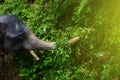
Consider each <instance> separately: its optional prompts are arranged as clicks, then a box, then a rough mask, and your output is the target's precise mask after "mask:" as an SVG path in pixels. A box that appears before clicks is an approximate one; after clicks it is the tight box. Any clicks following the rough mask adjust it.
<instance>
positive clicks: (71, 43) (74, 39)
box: [68, 36, 80, 46]
mask: <svg viewBox="0 0 120 80" xmlns="http://www.w3.org/2000/svg"><path fill="white" fill-rule="evenodd" d="M79 40H80V37H79V36H78V37H74V38H73V39H70V40H69V41H68V43H69V44H70V45H71V46H73V45H74V44H75V43H76V42H78V41H79Z"/></svg>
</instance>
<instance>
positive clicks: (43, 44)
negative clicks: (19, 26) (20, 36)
mask: <svg viewBox="0 0 120 80" xmlns="http://www.w3.org/2000/svg"><path fill="white" fill-rule="evenodd" d="M23 47H24V48H25V49H26V50H50V49H53V48H54V47H55V42H47V41H43V40H40V39H38V38H37V37H36V36H35V35H34V34H33V33H32V32H30V33H29V34H28V37H27V40H26V41H24V43H23Z"/></svg>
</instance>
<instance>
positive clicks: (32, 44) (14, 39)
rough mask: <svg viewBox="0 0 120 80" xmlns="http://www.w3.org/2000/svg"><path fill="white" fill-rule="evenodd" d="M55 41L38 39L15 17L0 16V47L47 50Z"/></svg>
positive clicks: (13, 49) (9, 15)
mask: <svg viewBox="0 0 120 80" xmlns="http://www.w3.org/2000/svg"><path fill="white" fill-rule="evenodd" d="M54 45H55V42H46V41H42V40H40V39H38V38H37V37H36V36H35V35H34V34H33V33H32V31H31V30H30V29H29V28H28V27H27V26H26V25H25V24H23V23H22V22H21V21H20V20H19V19H18V18H17V17H15V16H13V15H11V14H8V15H4V16H0V48H3V49H5V50H11V51H16V50H34V49H36V50H49V49H52V48H54Z"/></svg>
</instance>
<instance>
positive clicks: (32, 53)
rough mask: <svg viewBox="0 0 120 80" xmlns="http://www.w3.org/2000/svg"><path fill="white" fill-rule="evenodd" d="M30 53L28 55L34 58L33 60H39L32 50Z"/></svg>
mask: <svg viewBox="0 0 120 80" xmlns="http://www.w3.org/2000/svg"><path fill="white" fill-rule="evenodd" d="M29 52H30V54H31V55H32V56H33V57H34V58H35V60H37V61H38V60H39V59H40V58H39V57H38V56H37V55H36V54H35V52H34V51H33V50H30V51H29Z"/></svg>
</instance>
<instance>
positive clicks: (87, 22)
mask: <svg viewBox="0 0 120 80" xmlns="http://www.w3.org/2000/svg"><path fill="white" fill-rule="evenodd" d="M119 3H120V1H119V0H0V15H5V14H13V15H15V16H17V17H18V18H20V19H21V20H22V21H23V22H24V23H25V24H26V25H27V26H28V27H29V28H30V29H31V30H32V31H33V33H34V34H35V35H36V36H37V37H38V38H40V39H42V40H45V41H56V43H57V44H56V48H55V49H54V50H50V51H44V52H43V53H41V54H40V53H39V52H38V51H36V53H37V55H39V57H40V60H39V61H36V60H34V58H33V57H32V56H31V55H29V54H26V53H23V52H15V53H10V54H11V56H13V59H14V60H13V64H14V67H13V69H12V70H13V71H15V72H17V73H18V75H19V76H20V77H21V78H22V79H23V80H120V49H119V48H120V6H119ZM75 36H80V41H79V42H78V43H77V44H76V45H75V46H73V47H70V46H69V45H68V44H67V40H69V39H71V38H73V37H75Z"/></svg>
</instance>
